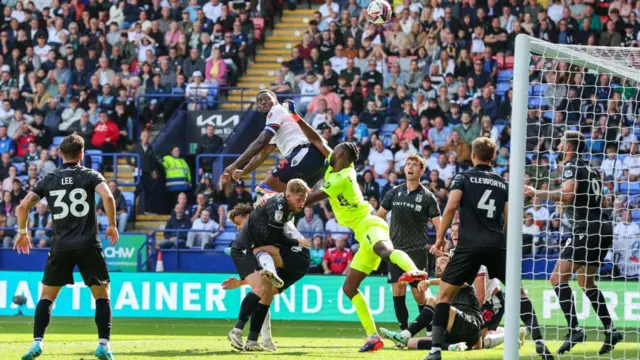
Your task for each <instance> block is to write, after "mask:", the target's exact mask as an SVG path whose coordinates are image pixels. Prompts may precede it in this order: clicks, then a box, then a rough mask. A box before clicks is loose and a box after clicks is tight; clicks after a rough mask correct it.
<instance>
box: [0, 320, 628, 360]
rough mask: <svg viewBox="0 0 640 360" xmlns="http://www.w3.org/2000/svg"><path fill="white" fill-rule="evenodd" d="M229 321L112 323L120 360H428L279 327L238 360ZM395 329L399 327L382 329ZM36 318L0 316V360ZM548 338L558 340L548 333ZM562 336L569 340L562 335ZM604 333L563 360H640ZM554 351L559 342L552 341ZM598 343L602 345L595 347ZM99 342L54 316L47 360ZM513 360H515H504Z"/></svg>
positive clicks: (76, 354) (343, 333) (320, 329)
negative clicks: (269, 346) (606, 343)
mask: <svg viewBox="0 0 640 360" xmlns="http://www.w3.org/2000/svg"><path fill="white" fill-rule="evenodd" d="M234 323H235V322H234V321H231V320H193V319H130V318H127V319H123V318H116V319H114V325H113V336H112V339H111V340H112V345H111V347H112V350H113V351H114V355H115V358H116V359H117V360H123V359H125V360H129V359H243V358H245V359H273V360H290V359H305V360H306V359H340V360H347V359H385V360H396V359H397V360H404V359H412V360H417V359H422V357H423V356H424V354H425V352H424V351H416V350H398V349H396V348H395V347H394V346H393V344H392V343H391V342H390V341H388V340H386V341H385V345H386V348H385V349H384V350H381V351H379V352H377V353H373V354H359V353H358V351H357V350H358V348H359V347H360V345H362V344H363V342H364V334H363V332H362V329H361V327H360V325H359V324H357V323H334V322H290V321H274V322H273V335H274V338H275V340H276V344H277V346H278V352H277V353H276V354H264V353H240V352H238V351H235V350H232V349H231V346H230V345H229V343H228V341H227V339H226V334H227V332H228V331H229V329H230V328H231V327H232V326H233V325H234ZM378 325H379V326H388V327H389V328H391V329H393V328H394V326H395V325H394V324H378ZM32 326H33V319H32V318H31V317H0V360H9V359H19V358H20V356H21V355H22V354H23V353H24V351H26V349H27V348H28V347H29V346H30V344H31V341H32V340H31V338H32V335H31V333H32ZM546 331H547V335H553V336H555V334H557V331H556V329H549V328H547V329H546ZM561 335H564V330H563V331H562V333H561ZM602 336H603V335H602V334H599V337H598V334H597V332H595V331H589V339H590V340H593V341H592V342H588V343H585V344H579V345H577V346H576V347H575V348H574V351H573V352H572V353H571V355H565V356H561V357H557V358H558V359H572V360H582V359H640V345H639V344H638V341H639V340H640V339H639V336H638V331H637V330H636V329H633V330H630V331H627V332H626V334H625V336H626V337H625V340H624V342H623V343H620V344H618V346H617V347H616V350H615V352H614V353H613V354H612V355H609V356H606V357H598V356H597V351H598V349H599V348H600V345H601V341H602ZM549 340H550V341H549V347H550V348H551V350H552V351H553V350H555V349H557V348H558V346H559V345H560V342H559V341H551V338H550V337H549ZM596 340H597V341H596ZM96 343H97V335H96V328H95V324H94V322H93V319H92V318H61V317H55V316H54V317H53V318H52V320H51V324H50V326H49V328H48V330H47V336H46V340H45V346H44V353H43V356H42V357H41V359H55V360H58V359H61V360H63V359H92V358H93V356H92V354H93V350H94V349H95V347H96ZM521 354H522V355H521V358H523V359H537V357H533V355H535V352H534V348H533V344H532V342H530V341H528V342H527V343H526V344H525V346H524V347H523V348H522V349H521ZM444 359H491V360H493V359H496V360H498V359H501V360H502V359H504V356H503V348H502V346H499V347H498V348H496V349H492V350H481V351H467V352H464V353H445V354H444ZM506 360H509V359H506Z"/></svg>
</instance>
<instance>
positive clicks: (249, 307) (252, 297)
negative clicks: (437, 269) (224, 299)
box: [235, 292, 260, 331]
mask: <svg viewBox="0 0 640 360" xmlns="http://www.w3.org/2000/svg"><path fill="white" fill-rule="evenodd" d="M258 301H260V296H258V295H256V294H255V293H253V292H250V293H248V294H247V296H245V297H244V299H242V303H241V304H240V313H239V314H238V321H236V327H235V328H236V329H238V330H240V331H242V329H244V324H246V323H247V321H249V316H251V313H252V312H253V309H254V308H255V307H256V304H257V303H258Z"/></svg>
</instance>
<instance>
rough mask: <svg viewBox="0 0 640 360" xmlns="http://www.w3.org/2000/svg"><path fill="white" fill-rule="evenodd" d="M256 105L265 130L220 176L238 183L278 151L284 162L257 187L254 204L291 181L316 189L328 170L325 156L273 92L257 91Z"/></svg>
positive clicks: (279, 190)
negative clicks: (263, 116)
mask: <svg viewBox="0 0 640 360" xmlns="http://www.w3.org/2000/svg"><path fill="white" fill-rule="evenodd" d="M256 103H257V105H258V109H259V110H260V111H261V112H262V113H264V114H265V115H266V117H267V122H266V126H265V128H264V130H263V131H262V133H260V135H259V136H258V138H257V139H256V140H254V141H253V142H252V143H251V145H249V147H248V148H247V150H245V152H244V153H243V154H242V155H240V157H238V159H236V161H234V162H233V163H232V164H231V165H229V166H228V167H227V168H226V169H224V173H223V176H227V177H228V176H231V177H233V178H234V179H236V180H237V179H240V178H241V177H242V176H244V175H246V174H249V173H251V171H253V170H255V169H256V168H257V167H258V166H260V164H262V163H263V162H264V161H265V160H266V159H267V157H269V154H271V152H273V151H274V150H275V149H276V148H277V149H278V150H280V152H281V153H282V154H283V155H284V157H285V158H286V160H284V161H283V162H281V163H280V166H279V167H278V168H276V169H274V170H273V172H272V173H271V174H270V175H268V176H267V177H266V179H264V182H263V183H262V184H260V185H258V186H257V187H256V204H257V203H259V201H260V198H261V197H262V196H263V195H264V194H268V193H272V192H277V193H281V192H284V190H285V187H286V184H287V182H288V181H289V180H291V179H293V178H299V179H302V180H304V181H305V182H306V183H307V184H309V185H310V186H313V185H315V184H316V183H317V182H318V181H319V180H320V179H322V176H323V175H324V172H325V170H326V169H327V165H326V162H325V158H324V156H322V154H321V153H320V151H319V150H318V149H317V148H316V147H314V146H311V144H310V143H309V140H307V138H306V137H305V136H304V134H303V133H302V131H301V130H300V128H299V127H298V126H297V125H296V122H295V121H294V120H293V118H292V117H291V114H289V112H288V111H287V109H286V108H285V107H284V106H282V105H281V104H279V103H278V99H277V96H276V94H275V93H274V92H273V91H271V90H262V91H260V92H259V93H258V95H257V96H256Z"/></svg>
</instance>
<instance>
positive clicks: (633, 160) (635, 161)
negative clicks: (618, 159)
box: [622, 143, 640, 181]
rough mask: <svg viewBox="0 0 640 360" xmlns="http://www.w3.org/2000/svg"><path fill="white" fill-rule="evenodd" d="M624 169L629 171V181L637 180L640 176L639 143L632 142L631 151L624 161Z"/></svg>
mask: <svg viewBox="0 0 640 360" xmlns="http://www.w3.org/2000/svg"><path fill="white" fill-rule="evenodd" d="M622 170H623V171H628V176H629V178H628V179H627V180H628V181H637V180H638V178H640V153H639V152H638V143H633V144H631V152H630V153H629V155H627V157H625V158H624V161H623V162H622Z"/></svg>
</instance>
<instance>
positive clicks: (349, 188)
mask: <svg viewBox="0 0 640 360" xmlns="http://www.w3.org/2000/svg"><path fill="white" fill-rule="evenodd" d="M286 105H287V106H288V109H289V111H290V112H291V114H292V117H293V119H294V120H295V121H296V122H297V123H298V125H299V126H300V129H302V132H303V133H304V135H305V136H306V137H307V138H308V139H309V141H310V142H311V143H312V144H313V145H314V146H315V147H316V148H317V149H320V152H321V153H322V155H323V156H324V157H326V158H328V159H329V168H328V169H327V172H326V174H325V176H324V185H323V186H322V188H321V189H320V190H316V191H313V192H312V193H311V194H309V197H308V199H307V203H306V205H309V204H313V203H315V202H318V201H322V200H324V199H327V198H328V199H329V201H330V203H331V208H332V209H333V211H334V213H335V216H336V220H337V221H338V223H339V224H340V225H342V226H348V227H349V228H351V230H353V232H354V233H355V238H356V240H357V241H358V242H359V243H360V248H359V250H358V252H357V253H356V255H355V257H354V258H353V261H352V262H351V266H350V269H349V272H348V273H347V277H346V279H345V282H344V285H343V286H342V289H343V291H344V294H345V295H347V296H348V297H349V299H351V302H352V303H353V306H354V307H355V309H356V313H357V315H358V318H359V319H360V322H361V323H362V325H363V327H364V329H365V331H366V333H367V336H368V339H367V342H366V343H365V344H364V345H363V346H362V347H361V348H360V350H359V351H360V352H367V351H376V350H379V349H382V348H383V347H384V342H382V339H381V338H380V336H378V331H377V329H376V326H375V323H374V320H373V317H372V316H371V312H370V311H369V308H368V306H367V303H366V301H365V299H364V297H363V296H362V294H361V293H360V291H359V290H358V287H359V286H360V283H362V281H363V280H364V279H365V278H366V277H367V276H368V275H369V274H370V273H371V272H372V271H373V270H375V269H377V268H378V266H379V265H380V261H381V259H384V260H385V261H389V262H391V263H393V264H396V265H398V266H399V267H400V268H401V269H403V270H404V271H406V273H404V274H403V275H402V276H400V278H399V281H400V282H404V283H412V282H414V281H421V280H424V279H426V278H427V273H425V272H424V271H420V270H418V268H417V267H416V265H415V264H414V263H413V261H412V260H411V258H410V257H409V256H408V255H407V254H406V253H405V252H403V251H400V250H395V249H394V248H393V244H392V243H391V241H390V237H389V227H388V226H387V223H386V222H385V221H384V220H382V219H380V218H379V217H377V216H375V215H372V212H373V209H372V207H371V205H370V204H369V203H368V202H367V201H365V200H364V197H363V196H362V192H361V191H360V187H359V186H358V183H357V179H356V171H355V168H354V167H353V163H354V162H355V161H356V160H357V158H358V149H357V148H356V147H355V145H354V144H351V143H342V144H339V145H338V146H336V148H335V149H334V150H332V149H331V148H330V147H328V146H327V145H326V143H325V142H324V140H323V139H322V138H321V137H320V135H319V134H318V133H317V132H316V131H315V130H313V129H312V128H311V126H309V124H307V123H306V122H305V121H304V120H302V119H301V118H300V116H299V115H298V114H296V112H295V108H294V106H293V102H289V101H287V102H286Z"/></svg>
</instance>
